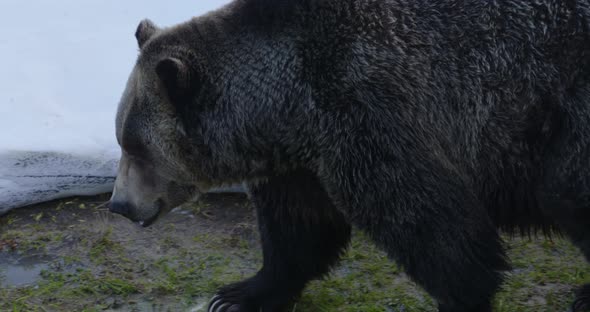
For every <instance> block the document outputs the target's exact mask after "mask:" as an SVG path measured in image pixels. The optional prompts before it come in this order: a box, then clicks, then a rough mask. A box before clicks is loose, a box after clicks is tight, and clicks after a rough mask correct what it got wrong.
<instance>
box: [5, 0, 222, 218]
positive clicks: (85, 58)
mask: <svg viewBox="0 0 590 312" xmlns="http://www.w3.org/2000/svg"><path fill="white" fill-rule="evenodd" d="M227 2H229V1H228V0H190V1H189V0H179V1H173V2H169V1H156V0H126V1H117V0H84V1H79V0H58V1H46V0H2V1H1V2H0V56H1V58H0V66H1V68H2V73H3V74H2V75H1V76H0V215H1V214H2V213H4V212H6V211H8V210H9V209H12V208H15V207H20V206H23V205H27V204H32V203H36V202H40V201H45V200H49V199H54V198H60V197H64V196H70V195H87V194H96V193H101V192H105V191H109V190H110V189H111V188H112V182H113V177H114V175H115V170H116V162H117V160H118V157H119V148H118V146H117V143H116V140H115V127H114V116H115V111H116V108H117V104H118V101H119V98H120V95H121V93H122V91H123V88H124V87H125V82H126V80H127V77H128V74H129V72H130V70H131V68H132V66H133V63H134V62H135V59H136V56H137V44H136V41H135V38H134V36H133V35H134V32H135V29H136V27H137V25H138V23H139V21H140V20H142V19H143V18H150V19H151V20H153V21H154V22H155V23H156V24H158V25H159V26H171V25H173V24H176V23H179V22H183V21H186V20H188V19H190V18H191V17H193V16H198V15H201V14H203V13H206V12H207V11H210V10H212V9H215V8H218V7H220V6H222V5H223V4H225V3H227ZM171 3H173V4H171Z"/></svg>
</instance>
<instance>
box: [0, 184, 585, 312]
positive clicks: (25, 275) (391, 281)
mask: <svg viewBox="0 0 590 312" xmlns="http://www.w3.org/2000/svg"><path fill="white" fill-rule="evenodd" d="M108 198H109V196H108V195H101V196H97V197H85V198H72V199H66V200H60V201H54V202H49V203H44V204H40V205H35V206H31V207H27V208H21V209H17V210H15V211H13V212H11V213H9V214H8V215H5V216H3V217H0V311H195V312H197V311H205V307H206V304H207V301H208V299H209V298H210V297H211V296H212V295H213V293H214V292H215V290H216V289H217V288H218V287H219V286H221V285H224V284H226V283H229V282H233V281H238V280H240V279H242V278H245V277H247V276H250V275H252V274H254V273H255V272H256V270H257V269H258V268H259V266H260V264H261V251H260V248H259V243H258V233H257V230H256V225H255V221H256V220H255V215H254V211H253V208H252V207H251V205H249V203H248V202H247V200H246V198H245V197H244V196H243V195H240V194H212V195H208V196H206V197H205V198H203V199H202V200H201V201H199V202H198V203H193V204H189V205H185V206H183V207H181V208H179V209H176V210H175V211H173V212H171V213H170V214H168V215H166V216H165V217H163V218H162V219H161V220H159V221H158V222H156V223H155V224H154V225H153V226H151V227H149V228H147V229H144V228H140V227H139V226H137V225H135V224H133V223H131V222H129V221H128V220H126V219H124V218H122V217H119V216H116V215H112V214H110V213H109V212H108V211H107V210H106V208H105V207H104V205H102V204H103V203H104V202H105V201H106V200H108ZM507 242H508V248H509V253H510V256H511V259H512V262H513V266H514V270H513V271H512V272H511V273H510V274H509V275H508V277H507V282H506V284H505V286H504V288H503V290H502V291H501V292H500V293H499V294H498V296H497V298H496V300H495V306H496V311H505V312H508V311H509V312H514V311H518V312H521V311H524V312H527V311H531V312H533V311H534V312H540V311H547V312H549V311H551V312H554V311H566V310H567V308H568V305H569V302H570V301H571V300H572V298H573V295H572V290H573V289H574V287H576V286H578V285H581V284H583V283H588V282H590V266H588V265H587V264H586V263H585V262H584V260H583V259H582V257H581V255H580V253H579V252H578V250H576V249H575V248H574V247H572V246H571V245H570V244H569V243H568V242H566V241H563V240H561V239H553V240H546V239H522V238H514V239H508V240H507ZM296 311H299V312H301V311H346V312H361V311H362V312H365V311H366V312H377V311H383V312H393V311H396V312H402V311H403V312H409V311H435V308H434V304H433V301H432V300H431V299H430V298H429V296H428V295H426V294H425V293H424V292H423V291H422V290H421V289H420V288H419V287H417V286H416V285H415V284H414V283H412V282H411V281H409V280H408V279H407V278H406V276H405V275H404V274H403V272H402V271H401V270H400V269H399V268H398V267H396V266H395V265H394V264H393V263H391V262H390V261H389V260H388V259H387V258H386V257H385V256H384V254H383V253H381V252H380V251H378V250H377V249H376V248H375V247H374V246H373V245H372V244H371V243H369V242H368V240H367V239H366V237H364V235H362V234H361V233H359V232H356V233H355V235H354V239H353V242H352V244H351V248H350V250H349V252H348V253H347V254H346V255H345V257H344V258H343V260H342V264H341V265H340V266H339V267H338V268H337V269H336V270H335V271H334V272H333V273H332V274H331V275H330V276H329V277H327V278H326V279H325V280H322V281H315V282H312V283H311V284H310V285H309V287H307V288H306V291H305V293H304V294H303V296H302V298H301V299H300V300H299V301H298V302H297V304H296V305H294V306H293V312H296Z"/></svg>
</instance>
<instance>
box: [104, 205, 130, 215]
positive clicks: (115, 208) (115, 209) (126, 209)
mask: <svg viewBox="0 0 590 312" xmlns="http://www.w3.org/2000/svg"><path fill="white" fill-rule="evenodd" d="M108 207H109V211H110V212H112V213H116V214H120V215H122V216H124V217H126V218H129V214H130V213H131V205H130V204H129V203H125V202H118V201H110V202H109V203H108Z"/></svg>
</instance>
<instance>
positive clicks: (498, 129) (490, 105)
mask: <svg viewBox="0 0 590 312" xmlns="http://www.w3.org/2000/svg"><path fill="white" fill-rule="evenodd" d="M589 18H590V3H589V2H588V1H587V0H579V1H573V0H569V1H562V0H559V1H557V0H554V1H552V0H542V1H535V2H534V3H533V2H529V1H516V0H515V1H509V0H502V1H478V0H472V1H428V0H419V1H413V0H412V1H409V0H408V1H406V0H389V1H386V0H382V1H378V0H339V1H336V0H317V1H312V0H307V1H286V0H281V1H270V0H267V1H262V0H238V1H236V2H234V3H232V4H230V5H228V6H226V7H225V8H224V9H221V10H219V11H217V12H214V13H212V14H209V15H207V16H204V17H200V18H196V19H194V20H191V21H189V22H187V23H184V24H181V25H179V26H177V27H174V28H172V29H169V30H166V31H163V32H161V33H157V34H156V35H154V36H153V38H150V39H149V40H147V41H146V42H145V46H144V47H143V48H142V56H141V57H140V62H139V63H138V64H140V65H139V66H141V67H142V68H143V69H144V71H146V72H153V71H154V70H155V69H156V68H159V69H158V70H157V72H158V74H159V76H160V79H161V80H162V82H163V85H164V86H165V89H166V92H167V94H168V96H169V99H172V104H173V105H174V106H175V112H176V114H177V116H176V117H177V118H178V120H180V122H181V123H182V125H183V127H184V130H183V131H185V132H186V136H187V141H183V142H182V145H181V147H182V148H181V150H183V151H187V154H186V155H189V154H190V156H186V155H185V156H183V157H185V158H182V159H180V158H179V159H178V161H179V162H182V163H191V164H193V165H192V166H193V167H192V168H193V170H194V171H195V172H199V174H200V177H201V178H202V179H204V180H207V181H210V182H211V183H213V184H223V183H228V182H234V181H239V180H246V181H248V184H249V189H250V193H251V197H252V201H253V202H254V204H255V205H256V206H257V208H258V216H259V222H260V232H261V238H262V242H263V251H264V266H263V268H262V270H261V271H260V272H259V273H258V274H257V275H256V276H255V277H253V278H251V279H248V280H245V281H242V282H240V283H237V284H234V285H229V286H226V287H224V288H222V289H221V291H220V297H218V299H219V300H221V302H223V303H227V304H226V305H225V306H224V307H225V308H224V309H227V311H258V310H259V309H260V308H263V310H264V311H277V310H280V309H282V308H284V307H285V306H286V305H287V304H288V303H289V302H290V301H292V300H293V299H295V298H296V297H297V296H298V295H299V293H300V292H301V290H302V289H303V288H304V286H305V284H306V283H307V282H308V281H309V280H311V279H314V278H319V277H321V276H323V275H324V274H326V273H327V272H328V271H329V269H330V267H332V266H333V265H335V264H336V263H337V260H338V258H339V256H340V255H341V253H342V252H343V250H344V249H345V247H346V245H347V242H348V239H349V236H350V226H351V225H354V226H356V227H358V228H360V229H361V230H363V231H365V232H366V233H368V235H369V236H370V237H371V238H372V239H373V240H374V242H375V243H376V244H377V245H378V246H380V247H381V248H382V249H383V250H385V251H386V252H387V253H388V255H389V256H390V258H391V259H392V260H395V261H396V262H397V263H399V264H400V265H401V266H402V267H403V268H404V269H405V270H406V272H407V273H408V275H409V276H410V277H411V278H412V279H413V280H415V281H416V282H417V283H418V284H420V285H421V286H422V287H424V289H426V290H427V291H428V293H429V294H430V295H432V296H433V297H434V298H435V299H436V300H437V301H438V303H439V309H440V311H445V312H446V311H453V312H488V311H491V304H490V302H491V300H492V298H493V296H494V294H495V292H496V291H497V289H498V288H499V286H500V285H501V283H502V280H503V272H505V271H506V270H508V269H509V265H508V263H507V260H506V259H505V252H504V248H503V246H502V242H501V239H500V237H499V234H498V228H500V229H503V230H506V231H508V232H511V233H523V234H535V233H537V232H539V231H540V232H541V233H545V234H547V233H551V232H552V231H559V232H561V233H563V234H564V235H566V236H567V237H569V238H571V240H572V241H573V242H574V244H576V245H577V246H578V247H580V249H581V250H582V251H583V253H584V254H585V255H586V257H590V216H589V211H590V166H589V165H588V163H589V160H590V31H589V28H590V24H589ZM148 29H150V28H149V27H148ZM139 35H140V36H139V37H140V38H143V39H145V37H144V36H141V34H139ZM167 57H173V58H176V59H177V60H180V61H181V62H184V65H186V66H179V67H175V66H177V65H175V64H177V63H176V61H170V60H168V61H166V58H167ZM162 62H167V64H163V63H162ZM162 66H164V67H162ZM162 69H163V70H162ZM183 69H184V70H186V69H188V71H187V72H183ZM179 73H180V74H179ZM146 75H147V74H146ZM179 77H180V78H179ZM147 103H150V102H149V101H147ZM162 105H164V104H162ZM148 107H149V106H148ZM143 114H149V111H146V110H144V111H143ZM129 118H134V117H133V116H131V117H129ZM152 137H153V135H152ZM162 142H167V144H168V143H169V142H170V140H168V141H166V138H162ZM178 144H180V143H178ZM179 149H180V148H179ZM583 289H584V291H582V292H581V293H580V296H579V297H578V301H577V302H576V304H577V305H578V306H585V305H586V306H587V305H588V296H587V293H588V291H587V289H588V286H585V287H584V288H583ZM216 311H223V310H219V309H218V310H216Z"/></svg>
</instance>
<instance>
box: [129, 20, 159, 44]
mask: <svg viewBox="0 0 590 312" xmlns="http://www.w3.org/2000/svg"><path fill="white" fill-rule="evenodd" d="M157 30H158V26H156V24H154V22H152V21H150V20H149V19H144V20H143V21H141V22H140V23H139V26H137V30H136V31H135V38H136V39H137V44H138V45H139V48H140V49H141V48H142V47H143V45H144V44H145V43H146V41H148V40H149V39H150V38H151V37H152V36H153V35H154V34H155V33H156V31H157Z"/></svg>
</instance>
